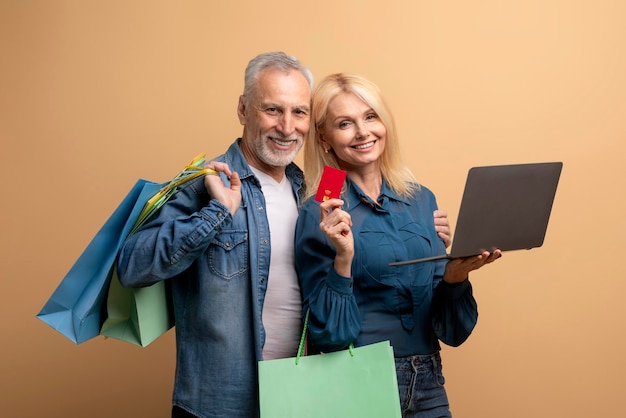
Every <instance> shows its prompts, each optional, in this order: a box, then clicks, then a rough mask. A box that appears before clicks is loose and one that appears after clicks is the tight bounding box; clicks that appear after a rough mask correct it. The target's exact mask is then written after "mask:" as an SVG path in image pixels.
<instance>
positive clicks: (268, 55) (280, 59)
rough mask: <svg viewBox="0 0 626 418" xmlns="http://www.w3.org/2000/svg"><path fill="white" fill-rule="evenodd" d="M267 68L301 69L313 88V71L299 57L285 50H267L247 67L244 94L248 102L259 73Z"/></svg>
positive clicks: (253, 59)
mask: <svg viewBox="0 0 626 418" xmlns="http://www.w3.org/2000/svg"><path fill="white" fill-rule="evenodd" d="M266 68H279V69H281V70H284V71H289V70H295V71H300V72H301V73H302V75H303V76H304V78H306V80H307V81H308V83H309V87H311V90H313V73H312V72H311V70H309V69H308V68H307V67H305V66H303V65H302V64H301V63H300V60H298V58H296V57H292V56H290V55H287V54H285V53H284V52H265V53H263V54H259V55H257V56H256V57H254V58H252V59H251V60H250V62H249V63H248V66H247V67H246V73H245V79H244V87H243V96H244V100H245V101H246V102H247V100H248V98H249V97H250V95H251V93H252V90H253V89H254V87H255V85H256V81H257V78H258V76H259V73H260V72H261V71H263V70H264V69H266Z"/></svg>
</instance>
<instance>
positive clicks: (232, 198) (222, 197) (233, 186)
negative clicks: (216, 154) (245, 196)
mask: <svg viewBox="0 0 626 418" xmlns="http://www.w3.org/2000/svg"><path fill="white" fill-rule="evenodd" d="M206 168H210V169H213V170H215V171H217V172H218V174H207V175H206V176H204V187H206V190H207V192H208V193H209V195H210V196H211V197H212V198H213V199H217V200H218V201H219V202H220V203H222V204H223V205H224V206H226V207H227V208H228V210H229V211H230V214H231V215H235V212H237V209H239V205H240V204H241V180H240V179H239V174H237V173H236V172H231V171H230V167H228V164H226V163H220V162H216V161H211V162H210V163H208V164H207V165H206ZM219 173H224V174H226V175H227V176H228V177H229V178H230V188H228V187H226V186H225V185H224V182H222V179H221V178H220V176H219Z"/></svg>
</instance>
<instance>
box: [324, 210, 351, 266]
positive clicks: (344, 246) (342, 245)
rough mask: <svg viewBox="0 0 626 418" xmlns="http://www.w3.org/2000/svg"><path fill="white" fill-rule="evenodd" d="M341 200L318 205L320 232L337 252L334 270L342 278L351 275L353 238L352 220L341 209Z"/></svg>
mask: <svg viewBox="0 0 626 418" xmlns="http://www.w3.org/2000/svg"><path fill="white" fill-rule="evenodd" d="M342 206H343V200H341V199H329V200H327V201H325V202H322V203H320V230H321V231H322V232H323V233H324V234H325V235H326V236H327V237H328V239H329V240H330V242H331V244H332V245H333V246H334V247H335V251H336V252H337V254H336V256H335V270H336V271H337V273H338V274H340V275H342V276H344V277H350V276H351V274H352V259H353V258H354V237H353V236H352V228H351V227H352V218H351V217H350V214H349V213H348V212H345V211H344V210H343V209H341V207H342Z"/></svg>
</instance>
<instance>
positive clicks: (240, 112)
mask: <svg viewBox="0 0 626 418" xmlns="http://www.w3.org/2000/svg"><path fill="white" fill-rule="evenodd" d="M237 116H238V117H239V123H240V124H242V125H245V124H246V103H245V100H244V97H243V94H242V95H241V96H239V103H238V104H237Z"/></svg>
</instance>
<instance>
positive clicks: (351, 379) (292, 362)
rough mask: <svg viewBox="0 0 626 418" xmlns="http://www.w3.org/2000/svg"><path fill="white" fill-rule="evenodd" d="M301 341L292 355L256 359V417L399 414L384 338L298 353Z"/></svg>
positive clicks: (385, 417)
mask: <svg viewBox="0 0 626 418" xmlns="http://www.w3.org/2000/svg"><path fill="white" fill-rule="evenodd" d="M307 318H308V314H307ZM306 323H307V321H306V320H305V331H304V332H306ZM304 332H303V336H304ZM303 341H304V338H303V339H302V340H301V342H300V348H299V349H298V355H297V357H295V358H286V359H279V360H268V361H261V362H259V401H260V409H261V418H292V417H298V418H334V417H337V418H351V417H354V418H357V417H358V418H368V417H371V418H400V417H401V416H402V414H401V411H400V396H399V393H398V379H397V376H396V368H395V362H394V357H393V348H392V347H391V345H390V344H389V341H384V342H380V343H376V344H370V345H366V346H363V347H357V348H353V347H352V346H351V347H350V349H348V350H342V351H337V352H332V353H324V354H317V355H311V356H304V357H303V356H302V350H303V345H304V344H303Z"/></svg>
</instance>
